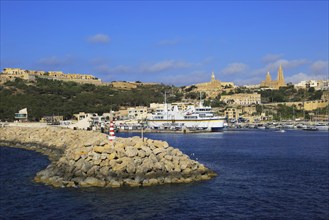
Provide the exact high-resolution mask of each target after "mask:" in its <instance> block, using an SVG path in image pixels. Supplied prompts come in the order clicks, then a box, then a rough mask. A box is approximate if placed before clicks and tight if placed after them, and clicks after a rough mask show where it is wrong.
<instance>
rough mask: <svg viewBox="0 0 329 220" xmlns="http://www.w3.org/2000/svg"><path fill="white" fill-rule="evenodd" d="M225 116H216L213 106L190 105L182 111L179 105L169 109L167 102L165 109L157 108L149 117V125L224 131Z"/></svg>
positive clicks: (153, 127) (160, 128)
mask: <svg viewBox="0 0 329 220" xmlns="http://www.w3.org/2000/svg"><path fill="white" fill-rule="evenodd" d="M225 122H226V118H225V117H220V116H215V115H214V113H213V111H212V109H211V107H209V106H203V104H202V102H200V106H199V107H194V106H189V107H188V108H187V110H185V111H180V110H178V107H177V106H174V107H172V108H170V109H168V105H167V104H166V103H165V105H164V108H163V109H157V110H156V112H155V113H154V114H152V115H151V116H150V117H148V118H147V124H148V127H150V128H151V129H159V130H184V129H185V128H186V129H188V130H190V131H213V132H215V131H222V130H223V129H224V123H225Z"/></svg>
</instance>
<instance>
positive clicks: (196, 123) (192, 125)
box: [147, 118, 225, 131]
mask: <svg viewBox="0 0 329 220" xmlns="http://www.w3.org/2000/svg"><path fill="white" fill-rule="evenodd" d="M224 122H225V120H224V119H214V118H213V119H198V120H186V119H180V120H166V119H163V120H154V119H149V120H147V123H148V126H149V127H151V128H154V129H166V128H171V127H175V128H180V129H182V128H184V127H185V128H188V129H190V130H206V131H221V130H223V129H224Z"/></svg>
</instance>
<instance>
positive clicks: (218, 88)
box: [195, 72, 234, 98]
mask: <svg viewBox="0 0 329 220" xmlns="http://www.w3.org/2000/svg"><path fill="white" fill-rule="evenodd" d="M195 86H196V91H197V92H204V93H206V94H207V96H208V97H211V98H214V97H216V96H217V95H218V93H220V92H222V91H223V90H224V89H227V88H229V89H233V88H234V83H233V82H222V81H219V80H217V79H215V73H214V72H212V73H211V80H210V82H205V83H198V84H195Z"/></svg>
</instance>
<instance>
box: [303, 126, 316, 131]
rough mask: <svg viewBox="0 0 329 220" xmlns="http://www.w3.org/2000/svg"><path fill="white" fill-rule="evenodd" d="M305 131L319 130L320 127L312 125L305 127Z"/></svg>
mask: <svg viewBox="0 0 329 220" xmlns="http://www.w3.org/2000/svg"><path fill="white" fill-rule="evenodd" d="M303 131H318V129H317V128H316V127H314V126H312V127H307V128H303Z"/></svg>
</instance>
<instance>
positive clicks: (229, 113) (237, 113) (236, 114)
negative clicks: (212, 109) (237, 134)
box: [224, 108, 242, 122]
mask: <svg viewBox="0 0 329 220" xmlns="http://www.w3.org/2000/svg"><path fill="white" fill-rule="evenodd" d="M224 115H225V117H226V118H227V119H228V120H229V121H231V122H234V121H237V120H238V119H239V118H240V117H241V116H242V109H240V108H227V109H226V110H225V111H224Z"/></svg>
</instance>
